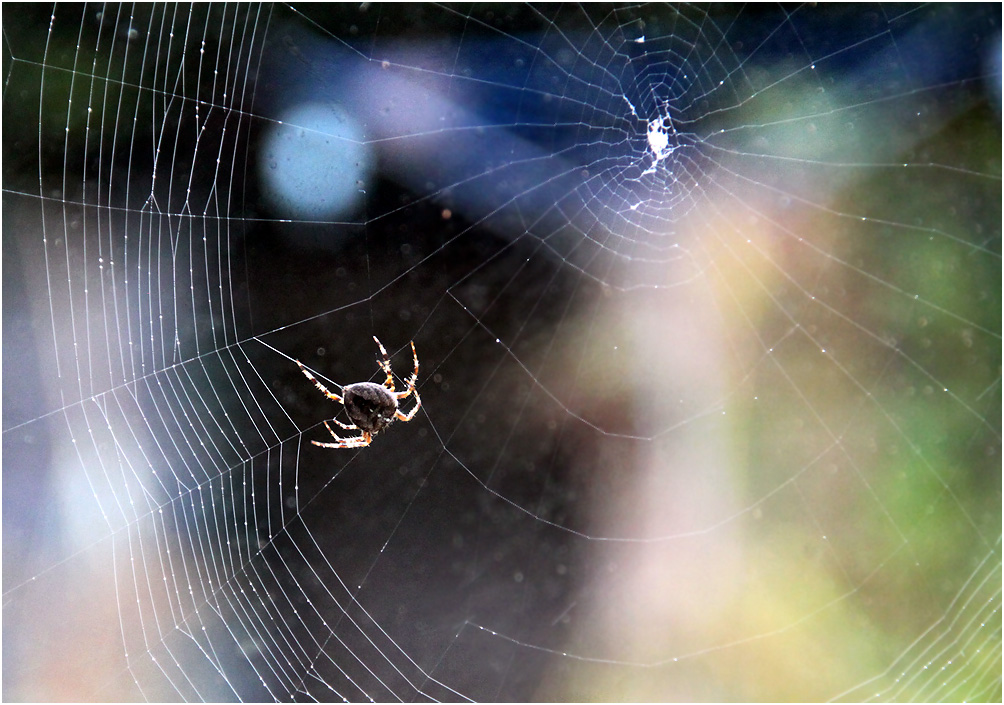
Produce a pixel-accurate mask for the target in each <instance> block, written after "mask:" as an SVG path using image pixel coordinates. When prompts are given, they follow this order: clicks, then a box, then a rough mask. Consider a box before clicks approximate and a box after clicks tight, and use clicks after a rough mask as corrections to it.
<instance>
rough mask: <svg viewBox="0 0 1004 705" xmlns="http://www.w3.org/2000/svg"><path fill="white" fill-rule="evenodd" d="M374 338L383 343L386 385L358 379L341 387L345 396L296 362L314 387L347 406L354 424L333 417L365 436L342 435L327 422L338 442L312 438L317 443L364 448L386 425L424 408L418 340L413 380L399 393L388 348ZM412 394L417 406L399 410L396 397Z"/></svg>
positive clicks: (382, 351) (405, 418)
mask: <svg viewBox="0 0 1004 705" xmlns="http://www.w3.org/2000/svg"><path fill="white" fill-rule="evenodd" d="M373 340H376V344H377V345H379V346H380V354H381V355H383V359H382V360H381V361H380V362H379V363H378V364H379V365H380V369H382V370H383V371H384V372H385V373H386V374H387V379H386V381H385V382H384V383H383V384H376V383H375V382H356V383H355V384H350V385H348V386H345V387H342V396H338V395H337V394H333V393H332V392H329V391H328V390H327V388H326V387H325V386H324V385H323V384H321V383H320V382H318V381H317V379H316V378H315V377H314V375H312V374H310V372H309V371H307V368H306V367H304V366H303V365H302V364H301V363H300V361H299V360H297V361H296V364H297V365H300V371H301V372H303V374H305V375H306V376H307V379H309V380H310V381H311V382H313V383H314V386H315V387H317V388H318V389H320V390H321V391H322V392H323V393H324V396H326V397H327V398H328V399H330V400H331V401H336V402H338V403H339V404H342V405H343V406H344V407H345V413H346V414H348V416H349V419H351V420H352V422H353V423H348V424H346V423H342V422H341V421H339V420H338V419H331V420H332V421H334V422H335V423H336V424H338V425H339V426H341V427H342V428H344V429H345V430H347V431H362V435H359V436H353V437H351V438H342V437H340V436H339V435H338V434H336V433H335V432H334V430H333V429H332V428H331V426H329V425H328V422H327V421H325V422H324V425H325V427H326V428H327V429H328V433H330V434H331V436H332V437H333V438H334V439H335V440H336V441H338V442H337V443H321V442H320V441H311V443H313V444H314V445H315V446H321V447H322V448H364V447H365V446H368V445H369V444H370V443H372V442H373V436H375V435H376V434H377V433H379V432H380V431H382V430H383V429H385V428H387V426H389V425H390V424H391V423H393V422H394V420H395V419H396V420H398V421H411V420H412V419H413V418H415V413H416V412H418V410H419V409H420V408H422V399H421V397H419V396H418V390H416V389H415V382H416V381H417V380H418V353H417V352H415V341H412V343H411V354H412V356H413V357H414V358H415V371H414V372H413V373H412V375H411V379H410V380H408V389H407V390H406V391H403V392H397V391H394V376H393V375H392V374H391V371H390V360H388V359H387V351H386V350H384V347H383V344H382V343H381V342H380V341H379V340H377V337H376V336H375V335H374V336H373ZM410 394H414V395H415V401H416V402H417V403H416V404H415V408H414V409H412V410H411V411H409V412H408V413H407V414H402V413H401V411H400V409H398V401H397V400H398V399H404V398H405V397H407V396H408V395H410Z"/></svg>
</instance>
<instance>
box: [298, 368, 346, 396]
mask: <svg viewBox="0 0 1004 705" xmlns="http://www.w3.org/2000/svg"><path fill="white" fill-rule="evenodd" d="M296 364H297V365H299V366H300V371H301V372H302V373H303V374H305V375H306V376H307V379H309V380H310V381H311V382H313V383H314V386H315V387H317V388H318V389H320V390H321V392H323V394H324V396H326V397H327V398H328V399H330V400H331V401H336V402H338V403H339V404H341V403H343V402H342V398H341V397H340V396H338V395H337V394H334V393H332V392H329V391H328V388H327V387H325V386H324V385H323V384H321V383H320V382H318V381H317V378H316V377H314V375H312V374H310V371H309V370H308V369H307V368H306V367H304V366H303V363H302V362H300V361H299V360H297V361H296Z"/></svg>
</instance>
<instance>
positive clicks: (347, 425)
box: [325, 419, 359, 431]
mask: <svg viewBox="0 0 1004 705" xmlns="http://www.w3.org/2000/svg"><path fill="white" fill-rule="evenodd" d="M331 420H332V421H334V422H335V423H336V424H338V425H339V426H341V427H342V428H344V429H345V430H346V431H358V430H359V427H358V426H356V425H355V424H354V423H342V422H341V421H339V420H338V419H331ZM325 423H327V422H326V421H325Z"/></svg>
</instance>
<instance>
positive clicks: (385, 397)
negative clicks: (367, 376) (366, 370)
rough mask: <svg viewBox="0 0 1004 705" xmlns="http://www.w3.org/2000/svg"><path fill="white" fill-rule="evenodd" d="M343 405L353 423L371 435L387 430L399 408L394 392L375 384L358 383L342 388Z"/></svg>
mask: <svg viewBox="0 0 1004 705" xmlns="http://www.w3.org/2000/svg"><path fill="white" fill-rule="evenodd" d="M342 404H344V405H345V413H346V414H348V415H349V418H350V419H352V423H354V424H355V425H356V426H358V427H359V429H360V430H361V431H369V432H370V433H379V432H380V431H382V430H384V429H385V428H387V426H389V425H390V423H391V422H392V421H393V420H394V414H396V413H397V407H398V403H397V396H396V395H395V394H394V392H391V391H390V390H389V389H387V387H385V386H383V385H382V384H376V383H374V382H356V383H355V384H350V385H349V386H347V387H342Z"/></svg>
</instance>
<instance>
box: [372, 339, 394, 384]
mask: <svg viewBox="0 0 1004 705" xmlns="http://www.w3.org/2000/svg"><path fill="white" fill-rule="evenodd" d="M373 340H375V341H376V344H377V345H379V346H380V354H381V355H383V360H380V362H379V365H380V369H381V370H383V371H384V372H385V373H386V374H387V379H386V380H385V381H384V383H383V386H385V387H387V389H389V390H390V391H392V392H393V391H394V375H393V374H392V373H391V371H390V360H389V359H387V350H385V349H384V346H383V343H381V342H380V340H379V339H378V338H377V337H376V336H375V335H374V336H373Z"/></svg>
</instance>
